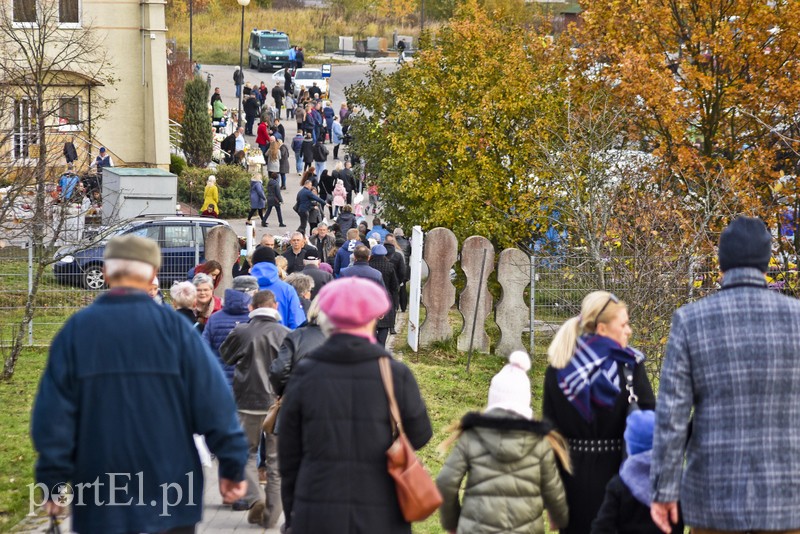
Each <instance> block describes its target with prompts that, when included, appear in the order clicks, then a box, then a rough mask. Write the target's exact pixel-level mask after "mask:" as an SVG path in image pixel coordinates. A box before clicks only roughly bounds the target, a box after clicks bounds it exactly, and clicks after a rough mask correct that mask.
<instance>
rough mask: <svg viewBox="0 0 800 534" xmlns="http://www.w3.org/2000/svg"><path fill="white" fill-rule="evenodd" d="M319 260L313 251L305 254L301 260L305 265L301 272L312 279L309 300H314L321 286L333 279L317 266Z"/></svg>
mask: <svg viewBox="0 0 800 534" xmlns="http://www.w3.org/2000/svg"><path fill="white" fill-rule="evenodd" d="M319 261H320V259H319V256H316V255H315V254H314V253H313V252H311V253H308V254H306V257H305V259H304V260H303V263H304V265H305V266H304V267H303V274H306V275H308V276H310V277H311V279H312V280H314V287H313V288H312V289H311V300H314V298H315V297H316V296H317V294H318V293H319V290H320V289H322V286H324V285H325V284H327V283H328V282H330V281H332V280H333V275H332V274H330V273H326V272H325V271H323V270H322V269H320V268H319Z"/></svg>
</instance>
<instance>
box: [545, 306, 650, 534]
mask: <svg viewBox="0 0 800 534" xmlns="http://www.w3.org/2000/svg"><path fill="white" fill-rule="evenodd" d="M630 333H631V329H630V325H629V323H628V310H627V307H626V306H625V304H624V303H623V302H621V301H620V300H619V299H617V297H615V296H614V295H613V294H611V293H608V292H606V291H595V292H592V293H590V294H589V295H587V296H586V297H585V298H584V299H583V303H582V306H581V314H580V315H579V316H577V317H573V318H572V319H569V320H568V321H567V322H565V323H564V324H563V325H562V326H561V328H560V329H559V331H558V333H557V334H556V336H555V338H553V342H552V343H551V344H550V348H548V350H547V353H548V357H549V362H550V366H549V367H548V368H547V371H545V377H544V399H543V404H542V414H543V415H544V417H545V418H546V419H548V420H550V421H551V422H552V423H554V424H555V425H556V428H557V429H558V431H559V432H560V433H561V434H562V435H563V436H564V437H565V438H567V442H568V443H569V449H570V459H571V461H572V475H570V474H569V473H566V472H565V471H563V470H562V471H561V478H562V480H563V482H564V489H565V491H566V493H567V504H568V505H569V525H568V526H566V528H561V529H560V532H561V533H562V534H586V533H587V532H590V531H591V525H592V521H593V520H594V518H595V517H596V516H597V513H598V511H599V509H600V505H601V504H602V503H603V498H604V497H605V490H606V485H607V484H608V482H609V480H611V478H612V477H613V476H614V475H616V474H617V472H619V467H620V465H621V464H622V457H623V450H624V447H625V445H624V440H623V434H624V432H625V418H626V417H627V413H628V406H629V404H628V392H627V391H626V387H625V385H626V379H625V370H626V369H627V370H628V372H629V373H631V374H632V383H633V390H634V392H635V394H636V395H637V396H638V404H639V406H640V407H641V408H642V409H646V410H652V409H653V408H654V407H655V396H654V395H653V390H652V388H651V386H650V382H649V381H648V379H647V373H646V371H645V368H644V356H643V355H642V354H641V353H640V352H638V351H636V350H634V349H632V348H630V347H628V337H629V336H630ZM552 527H553V528H556V526H552Z"/></svg>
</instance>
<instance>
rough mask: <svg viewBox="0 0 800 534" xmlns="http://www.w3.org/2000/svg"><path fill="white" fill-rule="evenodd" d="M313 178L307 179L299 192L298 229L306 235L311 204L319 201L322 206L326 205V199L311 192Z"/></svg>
mask: <svg viewBox="0 0 800 534" xmlns="http://www.w3.org/2000/svg"><path fill="white" fill-rule="evenodd" d="M312 185H313V184H312V182H311V180H306V182H305V183H304V184H303V187H301V188H300V191H298V193H297V214H298V215H300V226H298V227H297V231H298V232H300V233H301V234H303V235H305V233H306V223H307V222H308V212H309V211H311V205H312V204H313V203H314V202H317V203H318V204H319V205H320V206H324V205H325V201H324V200H323V199H321V198H319V197H318V196H317V195H315V194H314V193H312V192H311V187H312Z"/></svg>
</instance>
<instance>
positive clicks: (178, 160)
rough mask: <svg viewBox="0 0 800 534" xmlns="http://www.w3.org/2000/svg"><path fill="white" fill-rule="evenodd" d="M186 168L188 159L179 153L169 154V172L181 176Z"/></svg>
mask: <svg viewBox="0 0 800 534" xmlns="http://www.w3.org/2000/svg"><path fill="white" fill-rule="evenodd" d="M184 170H186V160H185V159H183V158H182V157H180V156H178V155H177V154H170V155H169V172H171V173H172V174H176V175H178V176H180V175H181V174H183V171H184Z"/></svg>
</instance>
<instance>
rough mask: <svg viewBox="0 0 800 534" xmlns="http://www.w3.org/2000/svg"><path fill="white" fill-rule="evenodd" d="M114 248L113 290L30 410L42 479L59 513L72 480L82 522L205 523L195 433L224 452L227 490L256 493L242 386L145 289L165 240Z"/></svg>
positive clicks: (227, 493) (58, 343)
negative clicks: (236, 390) (248, 468)
mask: <svg viewBox="0 0 800 534" xmlns="http://www.w3.org/2000/svg"><path fill="white" fill-rule="evenodd" d="M104 259H105V265H104V267H103V269H104V273H105V280H106V282H107V283H108V286H109V287H110V290H109V291H108V292H107V293H105V294H103V295H101V296H99V297H98V298H97V300H95V301H94V303H92V304H91V305H90V306H89V307H87V308H86V309H84V310H82V311H79V312H78V313H76V314H75V315H73V316H72V317H71V318H70V319H69V320H68V321H67V322H66V324H65V325H64V327H63V328H62V329H61V331H60V332H59V333H58V334H57V335H56V337H55V339H54V340H53V343H52V345H51V346H50V357H49V359H48V361H47V366H46V368H45V370H44V374H43V375H42V379H41V382H40V384H39V391H38V392H37V394H36V399H35V402H34V407H33V414H32V420H31V436H32V438H33V444H34V447H35V448H36V451H37V452H38V453H39V459H38V461H37V462H36V481H37V486H38V487H39V488H41V489H43V490H44V491H45V492H46V493H45V495H46V496H47V497H49V499H48V500H47V502H46V504H45V509H46V511H47V512H48V513H50V514H57V513H59V512H60V511H61V510H62V508H61V507H62V505H63V504H66V502H68V501H69V500H70V495H69V493H68V492H64V491H63V489H64V488H66V487H67V486H68V485H71V486H72V488H73V493H72V495H71V500H72V504H71V506H72V527H73V530H74V531H76V532H103V533H107V534H114V533H129V532H140V533H156V532H159V533H161V532H175V533H179V532H180V533H182V532H187V533H188V532H194V525H195V524H196V523H198V522H199V521H200V520H201V517H202V506H203V470H202V467H201V464H200V458H199V456H198V453H197V449H196V448H195V444H194V439H193V438H192V435H193V434H202V435H204V436H205V439H206V443H207V444H208V447H209V449H210V450H211V452H212V453H213V454H215V455H216V457H217V459H218V461H219V479H220V492H221V493H222V496H223V500H224V501H225V502H233V501H235V500H236V499H239V498H241V497H242V496H243V495H244V494H245V490H246V486H247V485H246V483H245V482H244V467H245V464H246V462H247V441H246V440H245V437H244V434H243V432H242V429H241V427H240V426H239V422H238V421H237V419H236V406H235V404H234V401H233V396H232V395H231V391H230V389H229V388H228V386H227V384H226V383H225V377H224V376H223V374H222V372H221V371H220V368H219V364H218V363H217V361H216V359H215V358H214V355H213V354H212V353H211V350H210V349H209V348H208V346H206V344H205V343H203V340H202V339H200V336H199V335H197V333H196V332H195V331H194V330H193V329H192V327H191V325H190V324H189V323H188V322H187V321H186V320H185V319H184V318H183V317H181V316H180V315H179V314H177V313H175V312H174V311H172V310H170V309H168V308H166V307H165V306H159V305H158V304H156V303H155V302H153V300H152V299H151V298H150V297H149V296H148V295H147V293H146V290H147V288H148V287H149V285H150V282H151V281H152V280H153V278H154V277H155V275H156V272H158V268H159V266H160V264H161V251H160V250H159V248H158V245H157V244H156V243H155V242H154V241H152V240H149V239H145V238H142V237H138V236H134V235H125V236H121V237H115V238H114V239H112V240H111V241H109V242H108V244H107V245H106V248H105V253H104ZM62 498H63V499H64V500H63V501H62Z"/></svg>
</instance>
